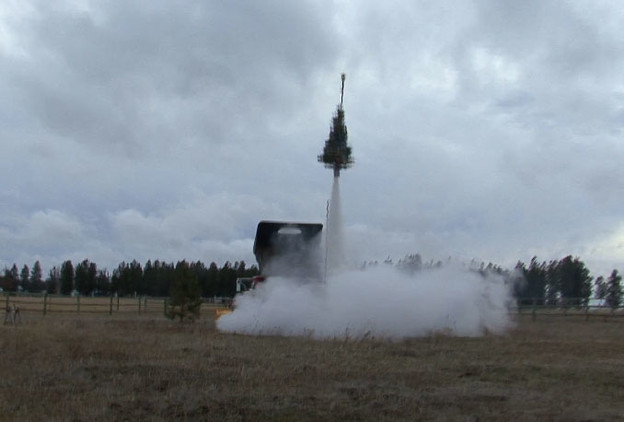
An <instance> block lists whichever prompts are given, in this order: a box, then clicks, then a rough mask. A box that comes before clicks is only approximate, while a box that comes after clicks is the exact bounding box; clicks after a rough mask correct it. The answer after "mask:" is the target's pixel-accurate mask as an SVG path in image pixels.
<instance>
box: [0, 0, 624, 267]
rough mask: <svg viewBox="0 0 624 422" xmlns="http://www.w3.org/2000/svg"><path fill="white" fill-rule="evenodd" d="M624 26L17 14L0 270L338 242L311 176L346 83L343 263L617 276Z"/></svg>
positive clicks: (266, 14)
mask: <svg viewBox="0 0 624 422" xmlns="http://www.w3.org/2000/svg"><path fill="white" fill-rule="evenodd" d="M621 17H622V12H621V11H620V7H619V5H618V4H617V3H609V2H601V3H599V4H596V3H595V2H586V1H526V2H511V1H509V2H498V1H489V0H479V1H474V2H463V1H450V0H449V1H441V2H435V3H431V2H425V1H417V2H413V1H402V0H396V1H389V2H372V1H362V2H336V1H329V0H327V1H320V2H319V1H303V2H287V1H268V2H258V3H250V2H239V1H231V2H216V1H191V2H186V3H185V4H184V6H183V7H182V6H180V5H176V4H173V3H171V2H168V1H164V0H157V1H151V2H136V1H112V2H106V3H102V2H95V1H87V2H74V1H69V0H67V1H58V2H54V3H50V2H45V1H35V0H31V1H20V2H7V3H4V4H3V5H0V60H1V61H2V66H0V144H1V146H2V154H0V177H1V178H2V181H3V186H2V189H1V190H0V240H1V244H2V246H1V247H0V264H3V265H12V263H13V262H17V263H18V265H21V264H28V265H31V264H32V262H31V261H34V260H35V259H39V260H41V261H42V263H44V265H45V266H51V265H58V264H59V263H60V262H61V261H63V260H65V259H73V260H82V259H84V258H88V259H90V260H92V261H94V262H97V263H98V264H99V265H101V266H107V267H109V269H110V268H111V267H113V266H115V265H116V264H117V263H118V262H120V261H122V260H125V261H128V260H132V259H137V260H139V261H145V260H147V259H156V258H159V259H164V260H178V259H201V260H203V261H211V260H215V261H217V262H219V261H224V260H240V259H245V260H246V261H253V256H252V254H251V245H252V244H253V236H254V231H255V225H256V223H257V222H258V221H259V220H260V219H266V218H269V219H292V220H306V221H321V222H322V221H324V219H325V207H326V201H327V199H328V196H329V191H330V184H331V180H330V179H331V175H330V174H329V172H327V171H325V169H323V168H322V166H320V165H318V163H316V155H317V154H318V153H320V149H321V148H322V144H323V141H324V140H325V138H326V137H327V134H328V131H329V125H330V122H331V114H332V113H333V111H334V110H335V106H336V103H337V101H338V88H339V75H340V73H341V72H346V73H347V85H346V96H345V110H346V123H347V126H348V128H349V137H350V141H351V143H352V145H353V148H354V156H355V160H356V163H355V166H354V167H353V169H351V170H349V171H348V172H345V173H344V175H343V177H342V180H341V182H342V194H343V199H344V200H343V210H344V213H345V222H346V224H347V234H348V236H349V238H350V240H351V244H352V245H353V246H352V248H351V251H352V259H354V260H367V259H384V258H385V257H386V256H388V255H391V256H394V257H396V258H399V257H401V256H402V255H405V254H410V253H415V252H420V253H421V254H422V255H423V256H424V257H425V258H428V257H429V258H432V259H445V258H446V257H448V256H454V257H458V258H460V259H473V258H474V259H477V260H486V261H490V260H491V261H494V262H497V263H501V264H503V265H514V264H515V262H516V260H518V259H520V260H524V261H525V262H526V261H528V260H530V258H531V257H532V256H533V255H538V257H539V258H541V259H544V260H547V259H557V258H561V257H562V256H563V255H564V254H565V255H567V254H573V255H579V256H580V257H581V258H582V259H585V260H586V261H587V262H588V263H589V264H590V266H591V268H592V269H593V270H594V269H595V271H602V272H605V271H608V270H610V269H611V268H616V267H618V266H621V263H622V260H621V255H622V252H624V250H623V249H624V246H622V245H623V244H624V224H623V223H624V218H623V215H624V205H622V201H620V200H619V198H620V197H621V195H622V194H623V193H624V171H623V170H622V165H621V160H620V157H622V156H623V154H622V153H623V152H624V151H623V149H624V147H623V146H622V145H621V142H620V139H619V138H620V137H621V134H622V125H623V124H624V113H623V111H622V110H624V76H622V75H624V72H623V70H624V69H623V67H624V66H623V59H622V57H624V55H622V54H621V53H622V51H621V50H622V48H623V47H622V45H621V42H620V40H621V38H622V35H623V30H622V29H621V25H620V24H619V22H621ZM373 239H374V241H373Z"/></svg>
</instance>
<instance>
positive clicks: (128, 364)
mask: <svg viewBox="0 0 624 422" xmlns="http://www.w3.org/2000/svg"><path fill="white" fill-rule="evenodd" d="M0 347H1V350H2V359H1V360H0V420H1V421H42V420H49V421H194V420H206V421H209V420H210V421H212V420H214V421H217V420H218V421H343V420H345V421H346V420H348V421H506V422H508V421H579V422H580V421H616V420H624V319H620V318H614V319H602V318H596V319H590V320H589V321H585V320H584V319H583V318H580V317H561V316H558V317H550V318H538V319H537V320H536V321H532V320H531V319H530V318H529V317H526V318H525V317H522V318H521V320H520V321H518V325H517V328H515V329H514V330H512V331H510V332H509V333H508V334H506V335H502V336H494V335H490V336H485V337H480V338H457V337H449V336H443V335H436V336H430V337H425V338H415V339H406V340H403V341H398V342H387V341H377V340H374V339H367V340H363V341H345V340H324V341H317V340H312V339H309V338H282V337H251V336H243V335H232V334H222V333H219V332H217V331H216V330H215V327H214V319H213V318H211V317H210V316H208V317H204V318H202V320H200V321H199V322H196V323H194V324H188V325H181V324H180V323H178V322H171V321H168V320H166V319H164V317H159V316H155V315H147V316H146V315H143V316H129V315H117V316H115V315H113V316H89V315H84V314H80V315H79V314H73V315H48V316H46V317H43V316H41V315H39V314H36V315H31V316H30V317H29V315H28V314H26V315H25V317H24V323H23V324H22V325H18V326H15V327H13V326H8V325H5V326H0Z"/></svg>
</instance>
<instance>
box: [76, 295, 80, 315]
mask: <svg viewBox="0 0 624 422" xmlns="http://www.w3.org/2000/svg"><path fill="white" fill-rule="evenodd" d="M76 311H78V313H80V295H78V296H76Z"/></svg>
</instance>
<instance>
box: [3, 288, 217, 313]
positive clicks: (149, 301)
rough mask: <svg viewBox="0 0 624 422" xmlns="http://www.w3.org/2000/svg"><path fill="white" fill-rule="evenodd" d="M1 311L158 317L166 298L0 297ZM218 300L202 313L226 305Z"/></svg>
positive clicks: (205, 304) (207, 301)
mask: <svg viewBox="0 0 624 422" xmlns="http://www.w3.org/2000/svg"><path fill="white" fill-rule="evenodd" d="M0 299H1V300H2V302H1V303H2V304H3V305H4V309H5V310H7V311H6V312H7V313H8V312H9V310H11V309H13V308H14V306H15V307H16V308H17V309H19V312H20V314H21V313H31V314H32V313H39V314H42V315H48V314H51V313H68V314H69V313H80V314H102V315H105V314H108V315H114V314H128V315H129V314H138V315H141V314H161V315H163V314H164V312H165V309H166V306H167V303H168V298H163V297H148V296H139V297H118V296H117V297H115V296H100V297H92V296H64V295H52V294H13V293H11V294H7V293H5V294H4V295H2V296H0ZM222 304H223V305H222ZM226 305H227V301H226V300H223V299H221V298H209V299H204V301H203V303H202V310H207V308H210V309H214V308H215V307H220V306H226Z"/></svg>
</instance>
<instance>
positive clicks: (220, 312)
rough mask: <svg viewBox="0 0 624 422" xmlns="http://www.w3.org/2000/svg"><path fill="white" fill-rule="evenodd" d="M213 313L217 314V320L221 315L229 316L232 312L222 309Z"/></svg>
mask: <svg viewBox="0 0 624 422" xmlns="http://www.w3.org/2000/svg"><path fill="white" fill-rule="evenodd" d="M215 313H216V314H217V319H219V318H221V317H222V316H223V315H227V314H231V313H232V310H231V309H228V308H224V309H216V310H215Z"/></svg>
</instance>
